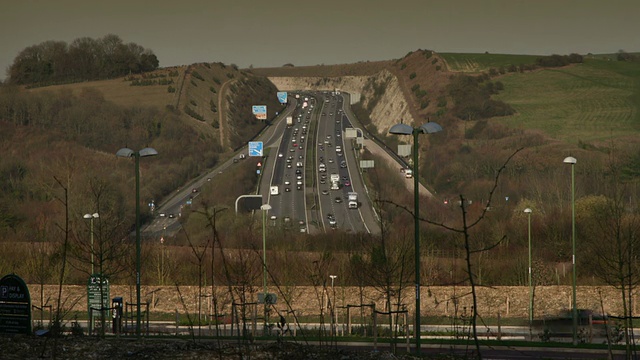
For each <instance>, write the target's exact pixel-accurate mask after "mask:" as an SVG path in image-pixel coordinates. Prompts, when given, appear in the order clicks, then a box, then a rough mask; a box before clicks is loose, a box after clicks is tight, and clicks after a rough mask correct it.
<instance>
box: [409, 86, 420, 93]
mask: <svg viewBox="0 0 640 360" xmlns="http://www.w3.org/2000/svg"><path fill="white" fill-rule="evenodd" d="M419 89H420V84H415V85H413V86H412V87H411V91H412V92H416V91H418V90H419Z"/></svg>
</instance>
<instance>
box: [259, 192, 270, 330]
mask: <svg viewBox="0 0 640 360" xmlns="http://www.w3.org/2000/svg"><path fill="white" fill-rule="evenodd" d="M260 210H262V287H263V289H264V290H263V291H264V292H263V297H262V299H263V301H264V330H263V331H267V330H266V329H267V225H266V224H267V212H268V211H269V210H271V205H269V204H262V205H261V206H260Z"/></svg>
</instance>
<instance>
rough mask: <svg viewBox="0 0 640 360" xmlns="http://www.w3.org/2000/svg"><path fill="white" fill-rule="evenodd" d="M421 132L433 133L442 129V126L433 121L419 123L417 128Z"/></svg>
mask: <svg viewBox="0 0 640 360" xmlns="http://www.w3.org/2000/svg"><path fill="white" fill-rule="evenodd" d="M418 129H419V130H420V131H421V132H422V133H423V134H433V133H437V132H440V131H442V126H440V125H438V124H436V123H434V122H428V123H426V124H422V125H420V127H419V128H418Z"/></svg>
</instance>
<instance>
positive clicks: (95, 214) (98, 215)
mask: <svg viewBox="0 0 640 360" xmlns="http://www.w3.org/2000/svg"><path fill="white" fill-rule="evenodd" d="M99 217H100V214H98V213H93V214H84V216H83V218H85V219H89V221H90V222H91V225H90V226H91V275H93V219H97V218H99Z"/></svg>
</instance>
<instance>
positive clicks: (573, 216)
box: [563, 156, 578, 345]
mask: <svg viewBox="0 0 640 360" xmlns="http://www.w3.org/2000/svg"><path fill="white" fill-rule="evenodd" d="M563 162H564V163H565V164H570V165H571V247H572V254H573V255H572V259H571V262H572V264H573V282H572V288H573V300H572V307H573V308H572V317H573V345H578V309H577V307H576V186H575V184H576V182H575V165H576V162H577V160H576V158H574V157H572V156H569V157H566V158H564V161H563Z"/></svg>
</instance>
